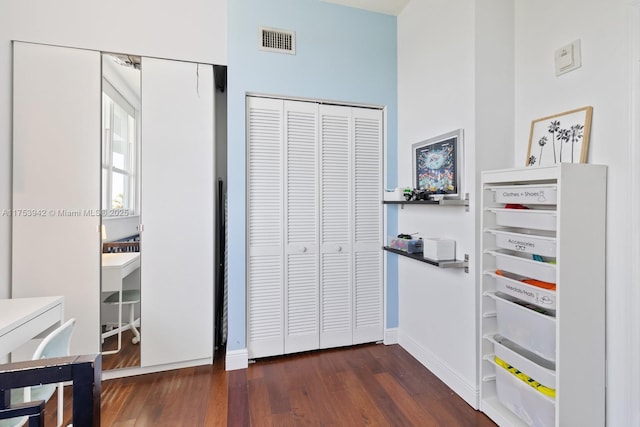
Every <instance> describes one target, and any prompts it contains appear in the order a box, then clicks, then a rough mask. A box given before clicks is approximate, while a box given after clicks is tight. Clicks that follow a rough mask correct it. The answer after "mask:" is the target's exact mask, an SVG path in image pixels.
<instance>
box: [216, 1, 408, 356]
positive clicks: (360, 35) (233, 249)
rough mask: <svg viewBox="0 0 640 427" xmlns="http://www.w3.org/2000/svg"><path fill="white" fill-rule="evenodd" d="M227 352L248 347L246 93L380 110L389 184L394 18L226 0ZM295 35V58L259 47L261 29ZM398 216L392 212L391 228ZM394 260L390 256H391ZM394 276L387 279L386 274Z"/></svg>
mask: <svg viewBox="0 0 640 427" xmlns="http://www.w3.org/2000/svg"><path fill="white" fill-rule="evenodd" d="M228 24H229V32H228V34H229V46H228V48H229V53H228V64H229V65H228V120H227V123H228V148H227V150H228V152H227V167H228V218H229V220H228V232H229V246H228V251H229V252H228V257H229V258H228V259H229V269H228V279H229V282H228V283H229V289H228V320H229V322H228V328H229V329H228V341H227V349H228V350H239V349H243V348H246V299H245V297H246V292H245V291H246V283H245V271H246V269H245V266H246V257H245V250H246V248H245V246H246V245H245V242H246V240H245V237H246V236H245V197H246V194H245V184H246V180H245V95H246V93H248V92H253V93H265V94H274V95H282V96H293V97H306V98H315V99H329V100H338V101H344V102H357V103H367V104H376V105H384V106H386V108H387V128H386V138H387V147H388V149H387V153H386V154H385V155H386V162H387V164H388V165H389V166H388V170H387V174H388V178H387V181H388V186H391V187H395V185H396V176H397V170H396V169H397V166H396V165H397V156H396V152H397V148H396V147H397V141H396V138H397V81H396V80H397V66H396V65H397V64H396V58H397V55H396V52H397V48H396V46H397V30H396V18H395V17H394V16H388V15H383V14H378V13H372V12H367V11H363V10H359V9H353V8H348V7H343V6H338V5H334V4H328V3H323V2H320V1H319V0H233V1H230V2H229V21H228ZM261 25H262V26H266V27H271V28H280V29H286V30H292V31H295V32H296V44H297V53H296V55H286V54H277V53H275V54H274V53H267V52H262V51H260V50H258V28H259V27H260V26H261ZM396 217H397V215H396V214H395V211H392V212H390V218H389V219H390V223H392V224H393V230H392V231H393V232H395V228H396V226H395V224H397V220H396ZM392 258H393V259H392ZM395 258H396V257H390V258H389V261H390V262H389V265H388V270H387V272H388V274H389V275H390V277H391V278H392V280H388V292H387V296H386V302H387V327H397V325H398V303H397V301H398V298H397V261H396V260H395ZM392 274H393V275H392Z"/></svg>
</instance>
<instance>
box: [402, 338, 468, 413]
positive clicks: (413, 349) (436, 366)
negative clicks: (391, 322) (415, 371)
mask: <svg viewBox="0 0 640 427" xmlns="http://www.w3.org/2000/svg"><path fill="white" fill-rule="evenodd" d="M398 343H399V344H400V346H401V347H402V348H404V349H405V350H407V351H408V352H409V354H411V355H412V356H413V357H415V358H416V359H417V360H418V361H419V362H420V363H422V364H423V365H424V366H425V367H426V368H427V369H429V370H430V371H431V372H433V374H434V375H435V376H437V377H438V378H440V380H442V382H444V383H445V384H446V385H447V386H449V388H451V389H452V390H453V391H454V392H455V393H457V394H458V395H459V396H460V397H462V398H463V399H464V400H465V402H467V403H468V404H469V405H470V406H471V407H472V408H473V409H478V408H479V405H478V401H479V398H480V391H479V390H478V388H477V386H476V385H475V384H469V383H468V382H467V381H465V380H464V378H462V377H461V376H460V374H458V372H456V370H455V369H453V368H452V367H451V366H449V364H448V363H447V362H445V361H444V360H441V359H440V358H439V357H437V356H436V355H435V354H433V352H431V351H430V350H427V349H426V348H424V347H422V346H421V345H420V344H418V343H417V342H415V341H414V340H413V339H412V338H411V337H409V336H407V335H406V334H404V333H402V331H399V332H398Z"/></svg>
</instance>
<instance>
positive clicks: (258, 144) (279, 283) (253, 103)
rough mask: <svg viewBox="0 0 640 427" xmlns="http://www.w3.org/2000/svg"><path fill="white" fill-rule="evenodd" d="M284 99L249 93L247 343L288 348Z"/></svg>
mask: <svg viewBox="0 0 640 427" xmlns="http://www.w3.org/2000/svg"><path fill="white" fill-rule="evenodd" d="M282 124H283V101H282V100H277V99H266V98H252V97H247V215H248V218H247V221H248V229H247V240H248V242H247V244H248V248H249V251H248V256H247V258H248V259H247V297H248V307H247V347H248V351H249V358H257V357H265V356H273V355H278V354H283V352H284V305H283V300H284V295H283V291H284V289H283V283H284V259H283V253H284V252H283V247H284V244H283V242H284V237H283V236H284V226H283V220H284V214H283V186H284V182H283V177H284V173H283V157H284V156H283V150H284V149H283V125H282Z"/></svg>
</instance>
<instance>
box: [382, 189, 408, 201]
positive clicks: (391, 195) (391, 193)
mask: <svg viewBox="0 0 640 427" xmlns="http://www.w3.org/2000/svg"><path fill="white" fill-rule="evenodd" d="M384 201H386V202H402V201H405V198H404V188H387V189H385V190H384Z"/></svg>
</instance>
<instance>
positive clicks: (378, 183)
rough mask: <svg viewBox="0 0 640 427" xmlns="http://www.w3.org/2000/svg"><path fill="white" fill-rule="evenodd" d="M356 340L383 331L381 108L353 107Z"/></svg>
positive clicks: (378, 335)
mask: <svg viewBox="0 0 640 427" xmlns="http://www.w3.org/2000/svg"><path fill="white" fill-rule="evenodd" d="M352 114H353V127H352V131H353V137H352V138H353V140H352V141H353V142H352V145H351V146H352V150H353V169H352V170H353V189H354V190H355V194H354V196H353V199H354V218H353V226H354V234H353V261H352V262H353V269H354V275H353V281H354V284H353V291H354V317H353V319H354V327H353V344H360V343H365V342H371V341H378V340H381V339H382V338H383V334H384V325H383V319H384V309H383V304H384V302H383V301H384V299H383V283H382V250H381V248H382V244H383V242H382V205H381V203H380V200H381V191H382V133H383V129H382V111H380V110H373V109H365V108H353V109H352Z"/></svg>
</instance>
